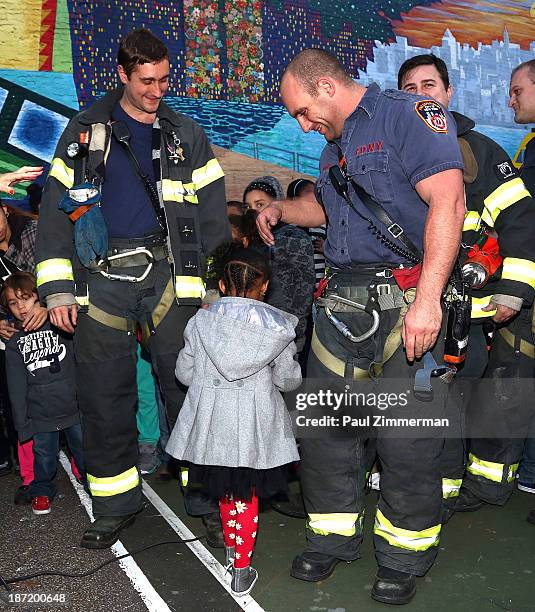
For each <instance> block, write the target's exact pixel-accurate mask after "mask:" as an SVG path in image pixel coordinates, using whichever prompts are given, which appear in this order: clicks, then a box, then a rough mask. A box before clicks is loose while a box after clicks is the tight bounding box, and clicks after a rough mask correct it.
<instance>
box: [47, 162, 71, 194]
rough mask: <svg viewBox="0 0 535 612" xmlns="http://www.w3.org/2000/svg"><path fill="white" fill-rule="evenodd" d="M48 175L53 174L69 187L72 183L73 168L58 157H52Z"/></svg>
mask: <svg viewBox="0 0 535 612" xmlns="http://www.w3.org/2000/svg"><path fill="white" fill-rule="evenodd" d="M48 176H53V177H54V178H56V179H58V181H59V182H60V183H61V184H62V185H65V187H67V189H70V188H71V187H72V186H73V185H74V170H73V169H72V168H69V166H67V164H66V163H65V162H64V161H63V160H62V159H61V158H59V157H54V159H53V160H52V164H51V165H50V171H49V173H48Z"/></svg>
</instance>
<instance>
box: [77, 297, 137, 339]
mask: <svg viewBox="0 0 535 612" xmlns="http://www.w3.org/2000/svg"><path fill="white" fill-rule="evenodd" d="M87 315H88V316H89V317H91V318H92V319H93V320H94V321H98V322H99V323H102V325H105V326H106V327H111V328H112V329H117V330H119V331H123V332H129V331H134V325H133V323H132V322H131V321H130V319H127V318H126V317H118V316H116V315H112V314H110V313H108V312H105V311H104V310H101V309H100V308H98V307H97V306H95V305H94V304H92V303H91V302H89V308H88V309H87Z"/></svg>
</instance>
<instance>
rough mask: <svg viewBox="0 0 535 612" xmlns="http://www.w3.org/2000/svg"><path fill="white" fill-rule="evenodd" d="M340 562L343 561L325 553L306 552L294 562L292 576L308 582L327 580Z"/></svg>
mask: <svg viewBox="0 0 535 612" xmlns="http://www.w3.org/2000/svg"><path fill="white" fill-rule="evenodd" d="M340 561H341V559H337V558H336V557H332V556H331V555H327V554H325V553H320V552H312V551H309V550H305V551H304V552H302V553H301V554H300V555H297V557H295V559H294V560H293V563H292V569H291V571H290V576H292V577H293V578H297V579H298V580H306V581H307V582H318V581H320V580H325V579H326V578H328V577H329V576H330V575H331V574H332V573H333V571H334V568H335V567H336V566H337V565H338V563H340ZM347 563H351V561H348V562H347Z"/></svg>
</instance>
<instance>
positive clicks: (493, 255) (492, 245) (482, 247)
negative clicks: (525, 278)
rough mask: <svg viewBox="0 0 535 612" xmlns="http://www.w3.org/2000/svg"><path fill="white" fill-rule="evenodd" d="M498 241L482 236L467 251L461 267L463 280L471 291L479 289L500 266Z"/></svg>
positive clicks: (486, 235)
mask: <svg viewBox="0 0 535 612" xmlns="http://www.w3.org/2000/svg"><path fill="white" fill-rule="evenodd" d="M502 262H503V257H502V256H501V255H500V249H499V245H498V241H497V240H496V238H494V236H489V235H488V234H483V235H482V236H481V238H480V239H479V240H478V241H477V242H476V243H475V244H474V245H473V246H472V247H470V250H469V251H468V255H467V260H466V261H465V263H464V265H463V267H462V273H463V278H464V280H465V281H466V282H467V283H468V284H469V285H470V287H472V288H473V289H481V287H483V286H484V285H485V284H486V283H487V282H488V280H489V278H491V276H492V275H493V274H494V273H495V272H496V271H497V270H498V268H499V267H500V266H501V265H502Z"/></svg>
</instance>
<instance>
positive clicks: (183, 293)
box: [175, 276, 206, 300]
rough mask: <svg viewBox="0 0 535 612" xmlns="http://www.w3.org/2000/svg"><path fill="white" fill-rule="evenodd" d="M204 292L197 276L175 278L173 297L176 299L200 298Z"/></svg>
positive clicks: (200, 279)
mask: <svg viewBox="0 0 535 612" xmlns="http://www.w3.org/2000/svg"><path fill="white" fill-rule="evenodd" d="M205 294H206V290H205V288H204V283H203V281H202V278H200V277H199V276H177V277H176V279H175V295H176V297H177V298H179V299H180V298H200V299H201V300H202V298H203V297H204V296H205Z"/></svg>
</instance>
